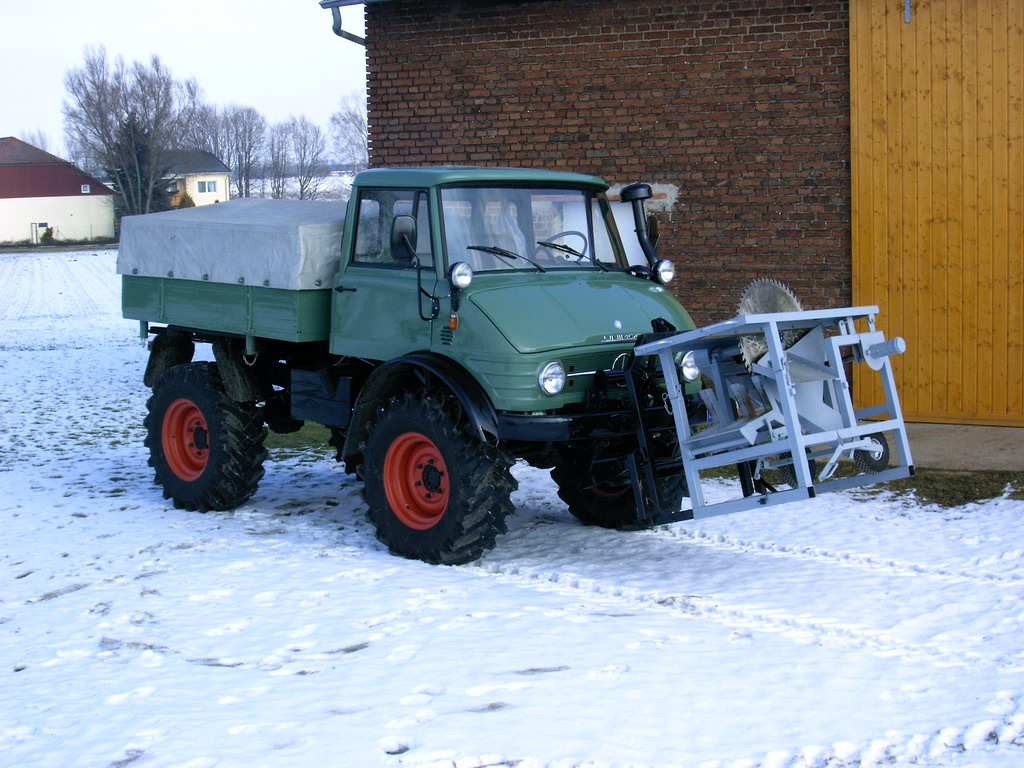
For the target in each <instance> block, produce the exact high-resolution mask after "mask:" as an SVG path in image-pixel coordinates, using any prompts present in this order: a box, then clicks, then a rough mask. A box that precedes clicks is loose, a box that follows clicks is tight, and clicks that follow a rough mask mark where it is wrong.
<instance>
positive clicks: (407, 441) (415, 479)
mask: <svg viewBox="0 0 1024 768" xmlns="http://www.w3.org/2000/svg"><path fill="white" fill-rule="evenodd" d="M510 466H511V461H510V460H509V459H508V458H507V457H506V456H505V455H504V454H503V453H502V452H501V451H499V450H498V449H496V448H494V447H492V446H489V445H487V444H485V443H481V442H480V441H479V440H477V439H476V438H474V437H473V436H472V435H470V434H468V431H467V430H466V428H465V426H464V424H462V422H461V420H460V419H459V418H458V417H457V414H456V413H454V412H453V410H452V409H450V408H449V407H446V405H445V403H444V401H443V400H442V399H441V398H440V397H438V396H435V395H430V394H427V395H420V396H414V395H412V394H410V393H406V394H405V395H403V396H401V397H392V398H391V399H390V400H389V401H388V402H387V404H386V405H385V406H384V407H383V408H382V409H381V410H380V411H378V416H377V418H376V419H375V420H374V421H373V423H371V424H370V425H369V437H368V438H367V441H366V451H365V464H364V466H363V477H364V478H365V480H364V482H365V486H364V497H365V499H366V503H367V506H368V507H369V509H368V511H367V518H368V519H369V520H370V522H371V523H373V525H374V527H375V528H376V531H377V538H378V539H380V541H381V542H383V543H384V544H386V545H387V546H388V549H389V550H390V551H391V552H392V553H394V554H396V555H401V556H403V557H408V558H412V559H416V560H423V561H425V562H428V563H444V564H449V565H455V564H459V563H467V562H470V561H471V560H476V559H477V558H478V557H480V556H481V555H482V554H483V553H484V552H486V551H487V550H489V549H491V548H492V547H493V546H494V543H495V539H496V538H497V535H498V534H499V533H504V532H505V530H506V527H505V517H506V516H507V515H508V514H510V513H511V512H512V501H511V495H512V491H514V490H515V488H516V482H515V480H514V479H513V477H512V474H511V472H510V471H509V467H510Z"/></svg>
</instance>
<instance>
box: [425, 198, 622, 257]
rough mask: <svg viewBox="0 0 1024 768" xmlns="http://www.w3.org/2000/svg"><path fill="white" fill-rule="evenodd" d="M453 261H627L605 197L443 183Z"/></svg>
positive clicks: (448, 245) (447, 237)
mask: <svg viewBox="0 0 1024 768" xmlns="http://www.w3.org/2000/svg"><path fill="white" fill-rule="evenodd" d="M441 207H442V211H443V216H444V234H445V246H446V250H447V257H448V264H449V265H451V264H454V263H456V262H459V261H464V262H467V263H468V264H469V265H470V266H471V267H472V268H473V271H474V272H488V271H494V270H528V271H532V272H546V271H548V270H556V269H571V268H579V267H589V268H598V269H607V268H608V267H618V266H623V264H624V262H623V261H622V260H621V256H620V254H621V251H622V248H621V245H620V243H619V241H618V235H617V234H616V231H615V228H614V223H613V220H612V215H611V212H610V210H609V208H608V200H607V199H606V198H605V196H604V195H603V194H597V193H594V192H587V191H584V190H579V189H521V188H514V187H446V188H445V189H443V190H442V191H441Z"/></svg>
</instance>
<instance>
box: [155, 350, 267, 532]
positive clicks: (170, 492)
mask: <svg viewBox="0 0 1024 768" xmlns="http://www.w3.org/2000/svg"><path fill="white" fill-rule="evenodd" d="M146 407H147V409H148V411H149V413H148V414H147V416H146V421H145V426H146V447H147V448H148V449H149V465H150V466H151V467H153V469H154V470H156V482H157V484H159V485H161V486H162V487H163V489H164V498H165V499H171V501H172V502H173V503H174V506H176V507H178V508H180V509H195V510H199V511H202V512H206V511H208V510H223V509H233V508H234V507H237V506H238V505H239V504H242V503H243V502H245V501H247V500H248V499H249V498H250V497H251V496H252V495H253V494H254V493H255V492H256V488H257V486H258V485H259V481H260V479H261V478H262V477H263V461H264V459H265V458H266V455H267V452H266V450H264V448H263V440H264V438H266V436H267V430H266V427H264V426H263V421H262V418H261V417H260V413H259V409H258V408H257V407H256V405H255V404H250V403H238V402H235V401H234V400H232V399H231V398H230V397H228V395H227V394H226V393H225V392H224V386H223V384H222V383H221V380H220V375H219V374H218V372H217V366H216V365H214V364H213V363H187V364H185V365H176V366H174V367H172V368H169V369H167V371H165V372H164V374H163V375H162V376H161V377H160V378H159V380H158V381H157V382H156V385H155V386H154V387H153V395H152V396H151V397H150V398H149V402H148V403H147V404H146Z"/></svg>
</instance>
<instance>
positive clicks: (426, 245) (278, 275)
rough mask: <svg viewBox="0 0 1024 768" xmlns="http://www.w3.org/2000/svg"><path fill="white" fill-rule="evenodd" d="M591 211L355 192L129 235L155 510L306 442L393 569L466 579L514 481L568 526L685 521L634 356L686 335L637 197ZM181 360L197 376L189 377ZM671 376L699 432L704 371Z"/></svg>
mask: <svg viewBox="0 0 1024 768" xmlns="http://www.w3.org/2000/svg"><path fill="white" fill-rule="evenodd" d="M607 189H608V186H607V184H606V183H605V182H603V181H602V180H601V179H599V178H596V177H592V176H585V175H579V174H573V173H561V172H550V171H535V170H525V169H508V168H504V169H503V168H400V169H373V170H369V171H364V172H363V173H360V174H359V175H358V176H357V177H356V179H355V182H354V185H353V189H352V195H351V200H350V202H349V203H348V204H347V205H346V204H345V203H324V202H300V201H280V200H253V199H246V200H237V201H231V202H227V203H221V204H218V205H214V206H206V207H203V208H191V209H184V210H179V211H170V212H166V213H158V214H150V215H147V216H135V217H128V218H126V219H125V220H124V222H123V226H122V239H121V249H120V254H119V257H118V272H119V273H120V274H121V275H122V280H123V313H124V316H125V317H128V318H132V319H136V320H139V321H141V331H142V333H143V335H144V336H147V337H152V340H151V343H150V348H151V353H150V357H149V361H148V366H147V369H146V372H145V383H146V384H147V385H148V386H150V387H152V396H151V397H150V399H149V401H148V406H147V408H148V415H147V416H146V421H145V424H146V429H147V437H146V445H147V446H148V449H149V452H150V459H149V461H150V464H151V465H152V467H153V468H154V470H155V473H156V482H157V483H158V484H160V485H161V486H162V487H163V492H164V495H165V497H166V498H169V499H171V500H172V501H173V503H174V504H175V506H178V507H181V508H185V509H196V510H204V511H205V510H223V509H230V508H233V507H236V506H238V505H240V504H242V503H243V502H245V501H246V500H248V499H249V498H250V497H251V496H252V495H253V493H254V492H255V491H256V489H257V484H258V482H259V480H260V479H261V477H262V476H263V462H264V458H265V456H266V452H265V450H264V447H263V443H264V438H265V436H266V434H267V429H268V428H269V429H270V430H274V431H276V432H289V431H294V430H297V429H299V428H300V427H301V426H302V424H303V423H304V422H307V421H310V422H317V423H320V424H323V425H326V426H327V427H329V428H330V432H331V435H332V437H331V443H332V445H333V446H334V447H336V448H337V455H338V459H339V460H341V461H343V462H344V463H345V467H346V470H347V471H348V472H350V473H354V474H356V475H357V476H358V477H359V478H360V479H361V480H362V481H363V483H364V487H365V490H364V496H365V500H366V504H367V506H368V517H369V519H370V521H371V522H372V524H373V525H374V526H375V528H376V531H377V535H378V538H379V539H380V540H381V541H382V542H384V543H385V544H386V545H387V546H388V547H389V548H390V550H391V551H392V552H394V553H396V554H399V555H403V556H405V557H411V558H418V559H421V560H424V561H427V562H431V563H463V562H467V561H470V560H473V559H476V558H477V557H479V556H480V555H481V554H482V553H483V552H484V551H486V550H487V549H489V548H491V547H492V546H494V543H495V538H496V536H497V535H498V534H499V533H503V532H504V531H505V517H506V516H507V515H508V514H509V513H510V512H511V511H512V503H511V501H510V496H511V494H512V492H513V490H514V489H515V487H516V482H515V479H514V478H513V476H512V474H511V472H510V468H511V467H512V465H513V463H514V462H515V461H516V460H517V459H522V460H524V461H526V462H528V463H530V464H531V465H534V466H537V467H542V468H549V469H550V470H551V476H552V478H553V479H554V481H555V483H556V484H557V486H558V493H559V495H560V497H561V498H562V499H563V500H564V501H565V503H566V504H567V505H568V508H569V511H570V512H571V513H572V514H573V515H575V516H576V517H577V518H579V519H581V520H582V521H584V522H585V523H588V524H596V525H602V526H607V527H614V528H635V527H645V526H649V525H651V524H654V523H656V522H664V521H666V520H670V519H681V518H685V517H686V516H687V513H685V512H682V513H681V512H679V510H680V507H681V500H682V498H683V497H684V496H685V495H686V491H685V480H684V477H683V474H682V472H681V471H680V461H679V455H680V454H679V448H678V442H677V436H676V431H675V430H674V429H673V426H672V424H673V416H672V414H671V413H670V411H671V408H670V407H668V400H667V398H666V395H665V392H664V377H663V375H662V373H663V372H662V371H661V369H660V368H659V365H660V363H659V362H658V361H657V360H656V359H655V358H654V357H647V358H643V359H638V358H636V357H635V356H634V355H633V352H632V350H633V348H634V346H635V344H636V343H637V341H638V339H639V340H641V341H643V340H648V341H649V340H651V339H656V338H658V337H659V336H661V335H665V334H670V333H673V332H675V331H687V330H691V329H692V328H693V322H692V321H691V319H690V317H689V315H688V314H687V312H686V311H685V310H684V309H683V307H682V306H680V304H679V302H678V301H676V299H675V298H674V297H673V296H672V294H671V293H670V292H669V291H668V290H667V289H666V288H665V287H664V284H665V283H666V282H668V281H669V280H670V279H671V277H672V268H671V265H670V264H669V263H668V262H665V261H658V260H657V258H656V256H655V251H654V247H653V244H652V242H651V240H652V237H651V236H650V235H649V228H648V221H647V219H646V217H645V215H644V213H643V200H644V199H645V198H646V197H649V196H650V189H649V187H646V186H645V185H640V184H637V185H632V186H630V187H626V188H625V189H623V190H622V191H621V193H620V198H621V201H622V202H611V201H609V199H608V197H607V194H606V192H607ZM622 204H627V205H631V206H632V208H633V214H634V216H633V219H632V223H633V228H634V229H635V234H634V233H633V232H630V233H629V237H630V238H636V240H635V242H634V245H636V244H638V245H639V251H640V252H642V254H643V255H644V256H643V258H642V259H641V260H640V261H641V263H638V264H632V265H631V264H630V263H629V261H628V259H627V255H626V249H625V248H624V246H623V242H622V239H620V234H619V231H618V229H617V228H616V224H615V217H614V216H613V206H617V205H622ZM634 260H636V259H634ZM197 343H206V344H211V345H212V351H213V357H214V359H215V360H216V362H213V363H210V362H198V361H193V356H194V351H195V345H196V344H197ZM677 362H678V365H679V369H678V371H677V372H676V373H677V374H678V375H674V376H673V380H676V379H678V381H680V382H683V384H682V387H683V389H685V392H686V394H687V398H686V402H687V405H688V408H689V407H691V406H692V410H693V413H694V414H696V413H697V412H698V411H699V410H700V408H699V406H698V402H699V398H698V397H696V394H697V392H698V390H699V388H700V382H699V371H698V370H697V369H696V368H695V367H694V366H693V364H692V359H691V357H690V356H683V355H680V356H679V359H678V361H677ZM694 418H696V415H695V416H694Z"/></svg>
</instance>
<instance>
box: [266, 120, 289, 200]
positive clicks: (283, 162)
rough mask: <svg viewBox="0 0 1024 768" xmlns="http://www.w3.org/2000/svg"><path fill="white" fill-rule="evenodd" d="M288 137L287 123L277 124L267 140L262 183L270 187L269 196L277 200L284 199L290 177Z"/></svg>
mask: <svg viewBox="0 0 1024 768" xmlns="http://www.w3.org/2000/svg"><path fill="white" fill-rule="evenodd" d="M288 136H289V131H288V123H277V124H276V125H274V126H273V127H272V128H271V129H270V135H269V136H268V138H267V154H266V165H265V167H264V170H263V181H264V183H268V184H269V185H270V190H269V191H270V196H271V197H273V198H276V199H278V200H280V199H282V198H284V195H285V187H286V184H287V182H288V177H289V175H291V166H292V158H291V142H290V141H289V138H288Z"/></svg>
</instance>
